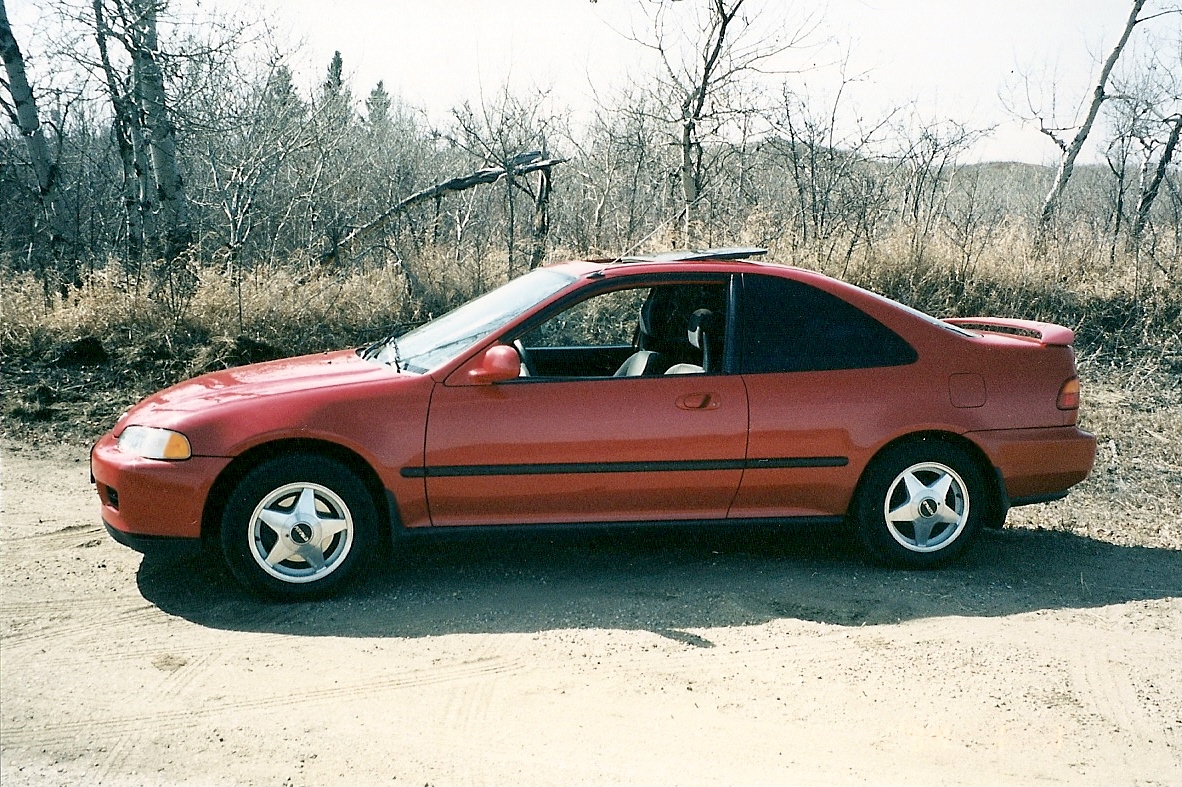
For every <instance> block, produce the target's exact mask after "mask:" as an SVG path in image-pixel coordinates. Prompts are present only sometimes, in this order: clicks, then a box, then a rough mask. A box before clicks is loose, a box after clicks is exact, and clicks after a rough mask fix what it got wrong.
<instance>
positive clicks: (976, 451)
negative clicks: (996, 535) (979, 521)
mask: <svg viewBox="0 0 1182 787" xmlns="http://www.w3.org/2000/svg"><path fill="white" fill-rule="evenodd" d="M929 440H938V441H940V442H942V443H945V444H947V445H951V446H955V447H956V448H959V449H960V450H962V451H964V453H965V455H966V456H968V457H969V459H970V460H971V461H972V462H973V463H974V464H975V465H976V466H977V469H978V470H979V471H980V472H981V477H982V478H984V479H985V484H986V486H987V487H988V490H989V497H990V501H989V502H990V504H991V510H990V512H989V513H990V515H989V516H988V517H986V519H985V521H984V523H983V524H984V525H985V526H986V527H993V528H999V527H1001V526H1002V525H1003V524H1004V523H1005V511H1006V501H1005V495H1004V493H1003V490H1002V487H1001V483H1000V479H999V478H998V476H997V471H996V470H995V469H994V467H993V463H992V462H991V461H989V457H988V456H987V455H986V454H985V452H984V451H982V450H981V447H980V446H978V445H977V444H976V443H974V442H973V441H972V440H969V439H968V438H967V437H964V436H962V435H958V434H956V433H954V432H940V431H929V432H912V433H911V434H905V435H902V436H901V437H896V438H895V439H894V440H891V441H890V442H889V443H887V444H886V445H884V446H883V447H882V448H880V449H878V451H877V452H876V453H875V454H874V456H873V457H871V459H870V461H869V462H867V463H866V467H865V469H863V470H862V476H861V478H859V479H858V489H856V490H855V491H854V499H857V495H858V492H860V491H861V487H862V484H863V483H865V481H866V476H867V475H868V471H869V470H870V468H871V467H872V466H873V465H874V463H875V462H876V461H878V458H879V457H880V456H882V455H883V454H884V453H886V452H887V451H889V450H891V449H893V448H895V447H897V446H900V445H906V444H909V443H923V442H926V441H929Z"/></svg>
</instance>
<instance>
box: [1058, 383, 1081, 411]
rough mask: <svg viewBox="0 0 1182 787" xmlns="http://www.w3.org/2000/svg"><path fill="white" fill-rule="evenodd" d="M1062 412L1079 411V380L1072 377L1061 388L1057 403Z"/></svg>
mask: <svg viewBox="0 0 1182 787" xmlns="http://www.w3.org/2000/svg"><path fill="white" fill-rule="evenodd" d="M1055 404H1056V405H1057V406H1058V408H1059V409H1060V410H1078V409H1079V378H1078V377H1072V378H1071V379H1070V380H1068V381H1067V382H1065V383H1063V385H1062V387H1061V388H1059V400H1058V401H1057V402H1056V403H1055Z"/></svg>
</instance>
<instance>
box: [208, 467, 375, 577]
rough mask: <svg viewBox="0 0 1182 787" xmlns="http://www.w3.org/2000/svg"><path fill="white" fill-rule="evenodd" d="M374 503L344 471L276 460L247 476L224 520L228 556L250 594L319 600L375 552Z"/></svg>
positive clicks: (352, 477)
mask: <svg viewBox="0 0 1182 787" xmlns="http://www.w3.org/2000/svg"><path fill="white" fill-rule="evenodd" d="M376 535H377V516H376V514H375V511H374V504H373V498H372V496H371V495H370V493H369V491H368V490H367V489H366V487H365V485H364V484H363V483H362V482H361V481H360V479H358V478H357V476H356V475H355V474H354V473H353V472H352V471H350V470H349V469H348V468H346V467H345V466H344V465H342V464H341V463H339V462H337V461H335V460H332V459H328V458H325V457H319V456H304V455H298V456H292V457H278V458H275V459H271V460H269V461H267V462H264V463H263V464H261V465H259V466H258V467H256V468H254V469H253V470H251V471H250V472H249V473H247V474H246V475H245V476H244V477H243V478H242V480H241V481H240V482H239V483H238V486H237V487H235V489H234V491H233V492H232V493H231V495H230V499H229V501H228V503H227V505H226V508H225V510H224V512H223V514H222V523H221V542H222V552H223V554H224V555H225V557H226V562H227V564H228V565H229V567H230V571H231V572H232V573H233V574H234V576H235V577H236V578H237V579H238V580H239V581H240V582H242V583H243V584H244V585H246V586H247V587H249V588H251V589H252V590H255V591H257V592H261V593H264V594H266V595H270V596H274V597H277V598H283V599H299V598H308V597H312V596H318V595H321V594H323V593H325V592H327V591H329V590H332V589H333V588H335V587H337V586H338V585H340V584H341V583H342V582H344V581H345V580H347V579H348V578H349V577H350V576H351V575H352V574H354V573H356V571H357V569H358V568H359V567H360V565H361V564H362V563H364V562H365V559H366V558H367V557H368V555H369V554H370V553H371V552H372V551H373V547H374V543H375V541H376Z"/></svg>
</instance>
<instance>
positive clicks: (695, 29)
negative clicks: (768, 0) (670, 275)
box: [631, 0, 815, 246]
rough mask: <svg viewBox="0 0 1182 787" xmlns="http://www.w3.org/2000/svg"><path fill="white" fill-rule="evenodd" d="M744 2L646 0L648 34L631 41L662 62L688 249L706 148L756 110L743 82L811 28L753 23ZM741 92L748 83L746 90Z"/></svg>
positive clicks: (661, 82) (798, 43)
mask: <svg viewBox="0 0 1182 787" xmlns="http://www.w3.org/2000/svg"><path fill="white" fill-rule="evenodd" d="M747 4H748V0H694V2H675V1H674V0H650V2H649V3H648V6H649V21H650V24H651V31H649V32H648V33H647V34H645V35H643V36H641V35H637V34H633V35H632V36H631V37H632V39H633V40H634V41H636V42H638V43H640V44H642V45H644V46H646V47H648V48H649V49H651V50H653V51H654V52H655V53H656V54H657V56H658V58H659V60H660V64H661V72H660V74H659V77H658V87H659V90H660V92H661V93H662V94H663V95H662V98H665V96H667V100H666V101H658V102H657V103H658V105H661V104H665V105H667V106H669V107H671V108H673V109H674V110H675V112H676V114H675V115H673V116H671V117H667V118H666V119H667V122H669V123H670V124H671V125H673V126H675V128H676V129H677V132H676V137H675V139H676V142H675V144H676V147H677V151H678V157H679V160H678V164H677V172H678V181H679V190H680V193H681V225H682V242H683V243H684V244H685V245H687V246H689V245H692V244H693V242H694V240H695V238H694V229H693V227H694V221H695V216H694V213H695V210H696V208H697V207H698V204H699V201H700V200H701V199H702V197H703V194H704V190H705V188H706V186H707V183H706V166H705V158H704V156H705V147H704V143H705V142H706V140H707V139H709V138H711V137H715V136H716V135H717V134H718V132H719V131H720V130H721V129H722V128H723V126H724V125H725V124H726V123H727V122H728V121H731V120H733V119H735V118H737V117H738V116H740V115H742V114H743V113H745V112H750V111H752V110H753V109H754V107H752V105H751V102H750V94H747V95H744V96H743V97H742V98H740V97H739V95H737V94H738V93H739V92H740V87H741V85H742V83H743V82H744V81H745V80H750V79H752V78H754V77H755V76H756V75H759V74H762V73H765V72H766V70H767V69H768V68H769V61H771V60H772V59H773V58H775V57H776V56H778V55H781V54H782V53H784V52H786V51H787V50H789V49H792V48H794V47H798V46H801V45H802V44H804V43H805V41H806V40H807V39H808V38H809V37H810V36H811V34H812V33H813V31H814V30H815V23H814V22H813V20H812V19H806V20H805V21H804V22H803V23H802V24H800V25H798V26H792V25H788V24H783V25H781V24H774V25H769V26H768V27H764V28H761V27H759V26H758V25H757V24H756V20H757V19H758V17H759V12H758V10H754V9H753V6H754V3H752V4H751V7H747V8H745V6H746V5H747ZM746 87H747V88H750V87H752V86H750V85H747V86H746Z"/></svg>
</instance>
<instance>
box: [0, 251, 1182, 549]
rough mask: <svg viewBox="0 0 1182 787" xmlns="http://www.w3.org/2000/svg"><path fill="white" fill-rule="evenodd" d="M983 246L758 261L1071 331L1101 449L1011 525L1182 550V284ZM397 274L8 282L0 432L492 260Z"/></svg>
mask: <svg viewBox="0 0 1182 787" xmlns="http://www.w3.org/2000/svg"><path fill="white" fill-rule="evenodd" d="M746 240H748V239H740V241H746ZM996 240H997V242H996V243H994V244H993V245H992V246H990V247H989V248H988V249H987V250H986V251H985V252H984V253H983V254H982V255H981V256H980V257H979V258H978V259H975V260H970V261H969V263H967V264H966V263H965V261H964V260H963V258H962V257H958V256H957V254H956V249H954V248H952V247H950V246H949V245H948V244H947V243H943V244H941V243H940V242H936V241H933V242H932V244H931V245H930V246H929V248H928V249H927V254H926V256H923V257H922V258H921V259H918V260H916V259H914V258H913V256H909V255H910V254H911V248H910V246H909V241H908V239H907V238H904V237H896V238H892V239H889V240H888V241H884V242H882V243H880V244H878V245H876V246H875V247H873V248H872V249H869V250H863V251H864V252H865V253H864V254H862V255H861V256H859V257H857V258H855V259H852V260H851V261H850V262H849V264H845V263H841V264H836V263H832V262H828V263H826V262H818V261H817V260H816V259H815V257H810V256H809V255H808V254H805V253H797V254H796V255H795V256H794V255H793V254H792V253H791V251H790V250H786V249H781V250H779V251H778V252H777V251H776V250H774V249H773V253H772V254H771V255H769V256H770V257H771V258H773V259H776V258H778V259H780V260H781V261H792V262H795V263H797V264H803V265H808V266H810V267H816V268H820V269H822V270H824V271H825V272H827V273H831V274H836V275H842V274H844V278H846V279H849V280H851V281H854V282H856V283H859V284H862V285H864V286H867V287H869V288H871V289H874V290H876V291H879V292H882V293H884V294H886V295H888V296H890V297H893V298H896V299H898V300H901V301H903V302H906V303H909V304H911V305H913V306H916V307H917V308H920V309H923V310H925V311H928V312H931V313H934V314H940V315H951V314H957V315H974V314H976V315H982V314H984V315H989V314H992V315H1003V316H1020V317H1027V318H1033V319H1043V320H1048V321H1052V322H1059V323H1062V324H1066V325H1068V326H1070V327H1072V328H1074V329H1075V330H1076V332H1077V335H1078V341H1077V352H1078V354H1079V361H1080V373H1081V377H1082V378H1083V381H1084V396H1083V407H1082V410H1081V422H1082V423H1083V425H1084V426H1085V427H1086V428H1088V429H1090V430H1092V431H1093V432H1094V433H1095V434H1096V435H1097V438H1098V440H1099V446H1100V449H1099V456H1098V458H1097V463H1096V469H1095V471H1094V472H1093V473H1092V476H1091V477H1090V478H1089V479H1088V480H1087V481H1085V482H1084V483H1083V484H1081V485H1080V486H1079V487H1078V488H1077V489H1076V490H1075V491H1074V492H1073V493H1072V495H1071V496H1070V497H1068V498H1067V499H1066V500H1064V501H1060V502H1057V503H1053V504H1050V505H1045V506H1032V507H1029V508H1022V509H1016V510H1015V511H1013V512H1012V513H1011V515H1010V522H1011V524H1012V525H1014V526H1017V527H1028V528H1038V529H1051V530H1065V531H1070V532H1073V533H1076V534H1078V535H1084V536H1087V537H1090V538H1095V539H1100V540H1105V541H1111V542H1114V543H1118V544H1138V545H1141V546H1152V547H1161V548H1166V549H1174V550H1182V525H1180V524H1179V523H1180V522H1182V502H1180V498H1182V495H1179V491H1178V490H1180V489H1182V449H1180V448H1179V446H1182V296H1180V293H1179V288H1178V287H1177V285H1171V284H1169V283H1168V280H1167V279H1166V277H1165V276H1164V275H1162V274H1161V273H1160V271H1159V272H1158V274H1156V275H1155V276H1149V275H1148V272H1147V271H1146V270H1145V269H1141V270H1137V269H1136V265H1135V262H1134V261H1133V260H1129V259H1126V258H1121V257H1117V259H1116V260H1115V261H1113V260H1112V259H1110V258H1109V256H1108V255H1107V254H1106V253H1104V250H1103V248H1102V247H1098V246H1097V244H1095V243H1092V244H1088V243H1087V242H1085V241H1086V239H1077V240H1075V241H1072V242H1070V243H1065V244H1064V245H1062V246H1061V247H1057V248H1056V250H1055V251H1054V253H1052V254H1048V255H1047V256H1045V257H1037V256H1036V255H1033V254H1032V253H1031V252H1030V244H1029V242H1028V239H1026V238H1025V237H1023V236H1022V235H1021V234H1017V235H1014V236H1012V237H1008V238H999V239H996ZM652 250H656V249H652ZM568 256H577V255H574V254H571V255H568ZM408 265H409V267H406V266H404V265H400V264H387V265H381V266H373V267H369V268H366V269H358V268H349V269H333V268H329V267H323V266H319V265H311V264H307V263H302V262H289V263H286V264H282V265H267V266H258V267H256V268H255V269H254V270H252V271H250V272H249V273H248V274H247V275H246V276H245V277H244V278H243V279H242V282H241V287H240V288H235V286H234V280H233V278H232V277H231V276H230V275H228V274H227V273H226V272H225V271H222V270H218V269H214V268H209V269H206V270H204V271H203V272H202V273H201V275H200V276H199V278H198V281H197V286H196V289H195V291H194V292H193V294H192V297H191V298H190V299H189V300H188V301H187V302H186V303H184V304H183V308H181V309H170V308H168V307H166V306H164V305H162V304H160V303H158V302H156V301H154V300H152V299H150V298H148V297H146V295H145V293H143V292H142V291H136V290H135V289H134V288H132V287H129V286H128V285H127V282H126V281H124V280H123V279H122V278H121V277H120V276H119V275H118V274H117V273H115V271H116V270H117V268H116V266H113V265H112V266H110V267H109V268H108V270H107V271H106V272H100V273H99V274H97V275H95V276H93V277H91V278H90V279H88V280H87V281H86V283H85V286H84V287H83V288H82V289H81V290H79V291H77V292H75V293H72V294H71V297H70V298H69V299H68V300H61V299H58V300H56V301H53V302H51V303H48V304H47V303H46V302H45V300H44V298H43V295H42V290H41V288H40V286H39V285H38V283H37V282H35V281H34V280H33V279H32V278H31V277H28V276H25V277H20V276H15V277H8V278H7V279H6V280H5V281H4V282H3V284H2V285H0V308H2V310H3V320H2V322H0V373H2V376H3V407H2V411H0V426H2V428H3V431H4V432H5V433H6V434H7V435H8V436H9V437H14V438H17V439H22V440H27V441H38V442H40V441H47V442H48V441H59V440H68V441H80V442H81V441H89V440H93V439H94V438H95V437H97V436H98V435H99V434H101V433H102V432H103V431H104V430H105V429H107V428H109V426H110V424H111V423H112V421H113V420H114V419H115V417H116V416H117V415H118V413H119V412H120V411H121V410H122V409H124V408H125V407H127V406H129V405H130V404H132V403H134V402H135V401H136V400H138V399H139V398H141V397H143V396H145V395H147V394H148V393H151V392H152V391H153V390H156V389H158V388H160V387H163V386H165V385H169V384H171V383H173V382H176V381H178V380H180V379H184V378H185V377H188V376H192V375H194V374H197V373H200V372H202V371H206V370H211V369H217V368H225V367H227V366H233V365H236V364H240V363H247V362H251V361H255V360H262V359H264V358H269V357H277V356H281V355H294V354H299V353H307V352H315V351H319V350H323V349H329V348H336V347H347V346H354V345H360V344H363V343H365V342H367V341H370V340H372V339H374V338H376V337H378V336H381V335H383V334H384V333H387V332H389V331H390V330H392V328H393V327H394V326H396V325H399V324H403V323H412V322H417V321H421V320H422V319H425V318H426V317H428V316H430V315H432V314H438V313H440V312H441V311H443V310H445V309H446V308H448V307H449V306H451V305H454V304H455V303H457V302H459V301H463V300H466V299H467V298H468V297H470V296H471V295H473V294H475V292H476V291H477V290H478V289H487V288H489V287H491V286H494V285H495V284H497V283H499V281H500V280H503V278H504V274H503V271H504V267H505V261H504V260H503V259H500V260H498V259H486V260H484V261H482V265H481V267H480V268H477V266H476V265H475V264H474V263H471V262H466V261H461V262H457V261H455V260H453V259H451V258H450V257H449V256H447V255H446V254H444V253H442V252H439V253H433V254H430V255H428V256H425V257H423V258H420V259H418V260H415V261H413V262H411V263H408ZM88 337H89V339H88ZM80 340H82V341H80ZM96 340H97V341H96ZM96 346H97V347H98V348H99V349H98V350H97V353H98V354H97V355H94V353H95V352H96V351H95V347H96ZM88 353H91V355H88Z"/></svg>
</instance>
